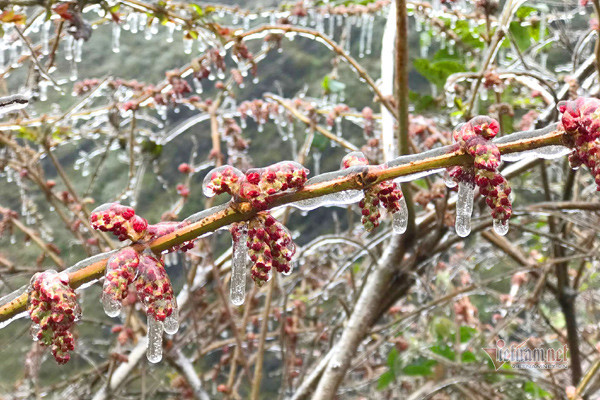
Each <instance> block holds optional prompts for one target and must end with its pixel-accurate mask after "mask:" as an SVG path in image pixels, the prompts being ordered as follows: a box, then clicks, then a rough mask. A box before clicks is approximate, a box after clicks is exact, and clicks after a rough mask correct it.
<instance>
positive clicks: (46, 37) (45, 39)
mask: <svg viewBox="0 0 600 400" xmlns="http://www.w3.org/2000/svg"><path fill="white" fill-rule="evenodd" d="M51 27H52V21H46V22H44V24H43V25H42V54H43V55H45V56H46V55H48V54H50V48H49V47H50V46H49V42H50V28H51Z"/></svg>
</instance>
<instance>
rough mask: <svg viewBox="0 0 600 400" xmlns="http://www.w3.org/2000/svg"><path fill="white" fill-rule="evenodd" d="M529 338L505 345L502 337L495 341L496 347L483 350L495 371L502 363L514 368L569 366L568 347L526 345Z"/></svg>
mask: <svg viewBox="0 0 600 400" xmlns="http://www.w3.org/2000/svg"><path fill="white" fill-rule="evenodd" d="M528 341H529V339H527V340H525V341H524V342H522V343H512V344H510V345H507V344H506V342H505V341H504V340H502V339H499V340H498V341H496V347H487V348H485V347H484V348H483V350H484V351H485V352H486V353H487V355H488V357H490V359H491V360H492V363H493V364H494V367H495V368H496V371H498V370H499V369H500V368H502V366H503V365H504V364H510V366H511V367H512V368H516V369H567V368H569V361H568V360H569V347H568V346H567V345H566V344H565V345H563V346H562V347H560V348H557V349H555V348H551V347H548V348H543V347H534V348H531V347H527V346H526V344H527V342H528Z"/></svg>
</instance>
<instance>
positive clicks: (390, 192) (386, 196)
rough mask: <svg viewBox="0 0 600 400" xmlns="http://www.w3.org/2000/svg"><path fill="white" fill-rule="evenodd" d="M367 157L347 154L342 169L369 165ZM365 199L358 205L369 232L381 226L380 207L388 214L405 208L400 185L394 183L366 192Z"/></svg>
mask: <svg viewBox="0 0 600 400" xmlns="http://www.w3.org/2000/svg"><path fill="white" fill-rule="evenodd" d="M368 164H369V161H368V160H367V157H365V155H364V154H363V153H362V152H360V151H355V152H352V153H349V154H347V155H346V156H345V157H344V158H343V159H342V163H341V167H342V168H351V167H355V166H358V165H368ZM364 195H365V197H364V198H363V199H362V200H361V201H360V202H359V203H358V205H359V207H360V211H361V215H362V218H361V221H362V224H363V227H364V228H365V230H366V231H367V232H370V231H372V230H373V229H375V228H376V227H378V226H379V219H380V218H381V213H380V212H379V206H381V207H383V208H385V209H386V210H387V212H388V213H390V214H395V213H397V212H400V210H401V209H402V208H403V205H402V203H401V202H400V200H401V199H402V197H403V195H402V190H401V189H400V185H398V184H397V183H396V182H393V181H385V182H380V183H378V184H376V185H373V186H371V187H369V188H367V189H365V190H364Z"/></svg>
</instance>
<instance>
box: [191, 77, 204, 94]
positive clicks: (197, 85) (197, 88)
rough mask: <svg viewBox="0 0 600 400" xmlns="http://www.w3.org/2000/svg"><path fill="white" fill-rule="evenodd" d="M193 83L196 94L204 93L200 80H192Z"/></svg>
mask: <svg viewBox="0 0 600 400" xmlns="http://www.w3.org/2000/svg"><path fill="white" fill-rule="evenodd" d="M192 83H193V85H194V90H195V91H196V93H198V94H200V93H202V82H201V81H200V79H198V78H194V79H193V80H192Z"/></svg>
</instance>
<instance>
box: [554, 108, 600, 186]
mask: <svg viewBox="0 0 600 400" xmlns="http://www.w3.org/2000/svg"><path fill="white" fill-rule="evenodd" d="M558 110H559V111H560V112H561V113H562V118H561V123H562V126H563V129H564V130H565V132H567V133H569V134H570V137H569V138H568V140H569V141H570V143H568V144H569V145H570V146H571V147H574V148H575V151H574V152H573V153H572V154H571V155H570V156H569V161H570V163H571V167H573V168H578V167H579V166H580V165H582V164H583V165H585V166H586V167H588V168H589V169H590V172H591V173H592V175H593V176H594V180H595V182H596V190H598V191H600V143H598V138H599V137H600V100H598V99H595V98H587V97H579V98H578V99H577V100H573V101H563V102H560V103H559V104H558Z"/></svg>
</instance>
